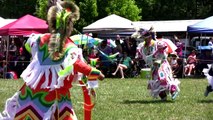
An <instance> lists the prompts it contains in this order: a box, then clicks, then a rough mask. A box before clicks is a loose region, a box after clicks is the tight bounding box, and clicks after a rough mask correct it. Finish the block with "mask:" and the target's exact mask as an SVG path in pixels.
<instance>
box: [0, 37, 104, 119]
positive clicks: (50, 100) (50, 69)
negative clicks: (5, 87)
mask: <svg viewBox="0 0 213 120" xmlns="http://www.w3.org/2000/svg"><path fill="white" fill-rule="evenodd" d="M49 37H50V34H44V35H33V36H31V37H30V38H29V39H28V41H27V44H28V46H30V49H31V53H32V61H31V63H30V64H29V66H28V67H27V68H26V69H25V70H24V71H23V73H22V75H21V77H22V78H23V80H24V81H25V84H24V85H23V87H22V88H21V89H20V90H19V91H18V92H16V93H15V94H14V96H12V97H11V98H9V99H8V100H7V101H6V105H5V110H4V111H3V113H2V114H0V119H6V120H14V119H15V120H24V119H31V120H77V117H76V115H75V112H74V110H73V105H72V103H71V98H70V96H71V94H70V88H71V87H72V82H73V81H74V80H75V78H77V77H76V75H78V73H83V74H84V75H86V76H88V78H92V79H91V80H90V79H89V80H88V84H90V85H89V86H90V87H92V86H97V84H98V83H97V77H98V76H99V74H100V71H99V70H97V69H95V68H92V67H90V66H89V65H87V64H86V63H85V62H84V61H83V60H82V56H81V55H80V54H81V51H80V50H79V48H78V47H77V46H76V45H75V44H74V43H73V42H72V41H71V40H69V39H67V40H66V45H65V47H66V52H65V54H64V56H63V57H62V58H61V59H59V60H57V61H54V60H52V59H51V58H50V57H49V53H48V49H47V44H48V42H49ZM28 49H29V48H28Z"/></svg>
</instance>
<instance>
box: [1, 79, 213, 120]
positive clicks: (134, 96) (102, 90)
mask: <svg viewBox="0 0 213 120" xmlns="http://www.w3.org/2000/svg"><path fill="white" fill-rule="evenodd" d="M179 80H180V81H181V85H180V89H181V92H180V94H179V96H178V97H177V99H176V100H175V101H172V100H171V98H169V99H168V101H164V102H163V101H161V100H160V99H153V98H152V97H150V95H149V92H148V91H147V89H146V87H147V81H146V80H143V79H140V78H128V79H124V80H123V79H122V80H121V79H115V78H113V79H112V78H106V79H105V80H104V81H100V82H99V88H98V89H97V100H96V106H95V108H94V109H93V113H92V118H93V120H212V119H213V93H212V94H210V95H209V96H208V97H204V95H203V94H204V90H205V87H206V85H207V80H206V79H205V78H203V79H195V78H190V79H179ZM22 84H23V81H22V80H21V79H19V80H3V79H1V80H0V97H1V100H0V111H2V110H3V108H4V103H5V101H6V99H7V98H8V97H10V96H12V95H13V93H14V92H15V91H17V90H18V89H19V88H20V87H21V86H22ZM71 92H72V93H73V94H72V100H73V104H74V107H75V112H76V114H77V116H78V118H79V120H83V105H82V102H83V99H82V98H83V97H82V90H81V88H80V87H79V86H78V85H77V84H74V85H73V89H72V90H71Z"/></svg>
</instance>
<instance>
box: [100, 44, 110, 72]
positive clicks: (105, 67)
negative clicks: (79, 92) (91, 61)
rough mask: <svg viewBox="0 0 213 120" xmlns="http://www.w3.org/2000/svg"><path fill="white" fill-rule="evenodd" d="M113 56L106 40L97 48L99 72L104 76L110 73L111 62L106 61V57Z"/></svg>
mask: <svg viewBox="0 0 213 120" xmlns="http://www.w3.org/2000/svg"><path fill="white" fill-rule="evenodd" d="M112 54H113V51H112V48H111V47H110V46H108V45H107V40H104V41H102V42H101V43H100V44H99V46H98V57H99V61H100V70H101V71H102V72H103V73H105V75H106V76H108V74H110V73H111V68H112V66H113V61H111V60H110V59H108V57H107V56H110V55H112Z"/></svg>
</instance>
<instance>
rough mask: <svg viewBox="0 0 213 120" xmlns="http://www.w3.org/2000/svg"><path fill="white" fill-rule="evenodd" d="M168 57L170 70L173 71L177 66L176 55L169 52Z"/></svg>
mask: <svg viewBox="0 0 213 120" xmlns="http://www.w3.org/2000/svg"><path fill="white" fill-rule="evenodd" d="M169 58H170V60H169V62H170V65H171V68H172V71H173V72H174V71H175V70H176V69H178V67H179V65H178V62H177V59H178V56H177V55H176V54H170V56H169Z"/></svg>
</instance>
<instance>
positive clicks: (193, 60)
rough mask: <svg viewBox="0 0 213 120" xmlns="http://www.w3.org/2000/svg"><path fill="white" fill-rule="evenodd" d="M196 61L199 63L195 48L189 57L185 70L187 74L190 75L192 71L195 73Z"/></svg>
mask: <svg viewBox="0 0 213 120" xmlns="http://www.w3.org/2000/svg"><path fill="white" fill-rule="evenodd" d="M196 63H197V60H196V52H195V50H193V51H192V53H191V54H190V55H189V56H188V58H187V64H186V66H185V70H184V73H185V75H188V76H190V75H191V74H192V73H194V71H195V70H194V69H195V65H196Z"/></svg>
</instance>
